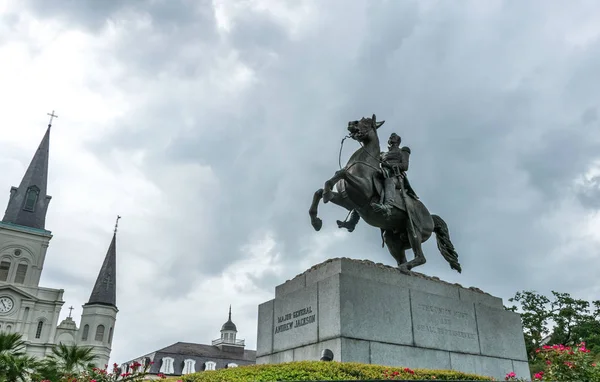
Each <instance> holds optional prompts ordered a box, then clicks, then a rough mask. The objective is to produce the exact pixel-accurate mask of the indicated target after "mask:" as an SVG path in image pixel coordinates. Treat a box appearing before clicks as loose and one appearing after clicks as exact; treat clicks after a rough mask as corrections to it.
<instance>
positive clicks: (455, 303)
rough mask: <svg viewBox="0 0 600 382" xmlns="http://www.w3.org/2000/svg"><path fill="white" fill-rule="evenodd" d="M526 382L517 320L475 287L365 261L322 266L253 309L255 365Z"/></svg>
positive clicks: (281, 287) (279, 288)
mask: <svg viewBox="0 0 600 382" xmlns="http://www.w3.org/2000/svg"><path fill="white" fill-rule="evenodd" d="M323 349H330V350H332V351H333V353H334V360H335V361H342V362H361V363H370V364H379V365H389V366H403V367H410V368H428V369H454V370H460V371H463V372H468V373H476V374H480V375H489V376H492V377H496V378H500V379H504V376H505V375H506V373H508V372H511V371H514V372H515V373H517V375H518V376H521V377H527V378H528V377H529V366H528V364H527V356H526V351H525V341H524V338H523V331H522V326H521V320H520V317H519V315H518V314H516V313H512V312H509V311H506V310H505V309H504V306H503V304H502V300H501V299H500V298H497V297H493V296H491V295H489V294H487V293H484V292H482V291H480V290H478V289H476V288H463V287H461V286H460V285H457V284H449V283H446V282H444V281H441V280H439V279H437V278H432V277H427V276H424V275H422V274H418V273H414V274H411V275H405V274H402V273H400V272H399V271H398V270H397V269H396V268H393V267H388V266H384V265H381V264H375V263H373V262H370V261H360V260H351V259H346V258H341V259H332V260H328V261H326V262H324V263H322V264H319V265H316V266H314V267H312V268H311V269H309V270H308V271H306V272H304V273H303V274H301V275H299V276H297V277H295V278H294V279H292V280H289V281H287V282H285V283H284V284H281V285H279V286H277V287H276V290H275V299H273V300H270V301H267V302H265V303H263V304H261V305H260V306H259V309H258V341H257V354H256V356H257V359H256V363H258V364H261V363H282V362H290V361H301V360H318V359H319V357H320V354H321V351H322V350H323Z"/></svg>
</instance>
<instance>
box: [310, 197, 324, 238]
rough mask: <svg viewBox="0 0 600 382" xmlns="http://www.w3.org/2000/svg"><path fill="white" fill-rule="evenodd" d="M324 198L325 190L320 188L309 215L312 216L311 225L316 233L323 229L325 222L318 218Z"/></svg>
mask: <svg viewBox="0 0 600 382" xmlns="http://www.w3.org/2000/svg"><path fill="white" fill-rule="evenodd" d="M322 197H323V189H322V188H319V189H318V190H317V191H316V192H315V194H314V195H313V200H312V204H311V205H310V209H309V210H308V214H309V215H310V224H312V226H313V228H314V229H315V231H320V230H321V227H323V220H321V219H320V218H319V217H318V216H317V215H318V213H319V202H320V201H321V198H322Z"/></svg>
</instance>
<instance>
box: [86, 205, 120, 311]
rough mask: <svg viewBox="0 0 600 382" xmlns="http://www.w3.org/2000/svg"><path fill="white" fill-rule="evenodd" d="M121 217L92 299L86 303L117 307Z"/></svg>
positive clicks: (116, 225) (91, 296) (118, 217)
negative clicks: (118, 244) (118, 229)
mask: <svg viewBox="0 0 600 382" xmlns="http://www.w3.org/2000/svg"><path fill="white" fill-rule="evenodd" d="M120 218H121V217H120V216H117V223H116V224H115V231H114V234H113V238H112V241H111V242H110V246H109V247H108V252H106V257H105V258H104V263H102V268H100V272H99V273H98V278H97V279H96V284H95V285H94V289H93V290H92V293H91V295H90V299H89V301H88V303H87V304H85V305H93V304H100V305H109V306H114V307H115V308H116V306H117V278H116V271H117V228H118V225H119V219H120Z"/></svg>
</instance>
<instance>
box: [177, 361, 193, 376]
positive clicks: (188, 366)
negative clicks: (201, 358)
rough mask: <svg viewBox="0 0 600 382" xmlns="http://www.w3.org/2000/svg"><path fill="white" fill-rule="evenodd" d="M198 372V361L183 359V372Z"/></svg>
mask: <svg viewBox="0 0 600 382" xmlns="http://www.w3.org/2000/svg"><path fill="white" fill-rule="evenodd" d="M195 372H196V361H194V360H193V359H186V360H185V361H183V370H181V374H190V373H195Z"/></svg>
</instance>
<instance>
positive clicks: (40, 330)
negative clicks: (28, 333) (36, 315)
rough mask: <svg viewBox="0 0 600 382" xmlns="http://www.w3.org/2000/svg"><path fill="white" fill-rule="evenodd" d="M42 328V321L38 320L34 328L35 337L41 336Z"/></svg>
mask: <svg viewBox="0 0 600 382" xmlns="http://www.w3.org/2000/svg"><path fill="white" fill-rule="evenodd" d="M42 329H44V321H40V322H38V325H37V328H36V329H35V338H40V337H41V336H42Z"/></svg>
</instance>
